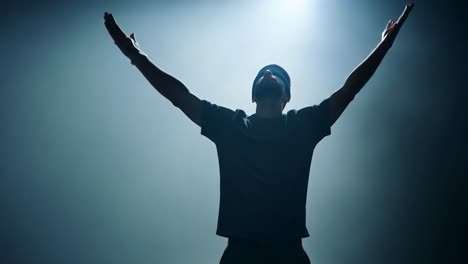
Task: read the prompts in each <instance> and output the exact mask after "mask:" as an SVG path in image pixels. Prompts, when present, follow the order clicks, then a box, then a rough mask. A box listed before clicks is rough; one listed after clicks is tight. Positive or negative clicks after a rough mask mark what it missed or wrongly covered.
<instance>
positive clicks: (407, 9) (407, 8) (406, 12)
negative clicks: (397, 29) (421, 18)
mask: <svg viewBox="0 0 468 264" xmlns="http://www.w3.org/2000/svg"><path fill="white" fill-rule="evenodd" d="M413 6H414V3H411V4H408V5H406V6H405V10H404V11H403V13H402V14H401V16H400V17H399V18H398V22H397V23H398V24H400V25H401V24H403V23H404V22H405V20H406V19H407V18H408V15H409V14H410V12H411V10H412V9H413Z"/></svg>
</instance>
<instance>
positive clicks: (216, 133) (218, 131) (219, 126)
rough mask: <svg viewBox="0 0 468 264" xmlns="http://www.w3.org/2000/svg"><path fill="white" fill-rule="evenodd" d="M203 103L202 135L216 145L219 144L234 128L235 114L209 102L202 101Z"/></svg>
mask: <svg viewBox="0 0 468 264" xmlns="http://www.w3.org/2000/svg"><path fill="white" fill-rule="evenodd" d="M201 102H202V114H201V131H200V133H201V134H202V135H203V136H205V137H207V138H209V139H210V140H211V141H213V142H214V143H218V142H219V141H220V140H222V139H223V136H225V135H226V133H227V131H228V130H229V128H230V127H232V120H233V118H234V113H235V112H234V111H233V110H231V109H229V108H226V107H224V106H220V105H217V104H213V103H211V102H209V101H207V100H201Z"/></svg>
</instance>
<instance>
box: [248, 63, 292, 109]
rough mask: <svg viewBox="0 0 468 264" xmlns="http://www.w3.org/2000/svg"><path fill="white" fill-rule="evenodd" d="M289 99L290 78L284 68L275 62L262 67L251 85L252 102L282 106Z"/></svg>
mask: <svg viewBox="0 0 468 264" xmlns="http://www.w3.org/2000/svg"><path fill="white" fill-rule="evenodd" d="M290 99H291V80H290V78H289V75H288V73H287V72H286V70H285V69H283V68H282V67H281V66H279V65H277V64H270V65H266V66H265V67H263V68H262V69H261V70H260V71H259V72H258V74H257V76H256V77H255V80H254V82H253V85H252V102H256V103H257V104H259V103H267V104H280V105H282V108H283V109H284V107H285V106H286V103H287V102H289V100H290Z"/></svg>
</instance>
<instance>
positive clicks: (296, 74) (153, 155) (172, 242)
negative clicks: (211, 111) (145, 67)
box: [0, 0, 467, 264]
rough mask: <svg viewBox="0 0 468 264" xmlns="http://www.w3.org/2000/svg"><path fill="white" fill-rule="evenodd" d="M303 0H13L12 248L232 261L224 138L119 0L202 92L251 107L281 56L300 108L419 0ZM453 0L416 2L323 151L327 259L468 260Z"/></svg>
mask: <svg viewBox="0 0 468 264" xmlns="http://www.w3.org/2000/svg"><path fill="white" fill-rule="evenodd" d="M283 2H285V1H283ZM300 2H301V1H298V3H295V4H289V5H291V6H290V7H288V4H286V5H285V4H284V3H280V2H278V1H276V2H275V1H268V2H265V1H263V2H262V1H255V2H254V1H243V2H242V1H229V2H228V1H224V2H223V1H165V2H163V1H159V2H157V1H128V2H127V3H126V2H123V1H115V2H107V1H106V2H104V1H68V2H65V1H8V2H6V3H5V2H2V7H1V8H0V12H1V14H0V15H1V25H0V29H1V30H0V34H1V42H0V47H1V51H2V58H1V60H0V70H1V78H0V89H1V90H0V98H1V104H0V110H1V112H0V122H1V130H0V136H1V137H0V138H1V145H0V151H1V152H0V157H1V163H0V165H1V166H0V173H1V178H0V191H1V197H0V198H1V203H0V205H1V207H0V209H1V211H0V221H1V222H0V223H1V229H0V232H1V233H0V263H218V261H219V258H220V256H221V254H222V252H223V250H224V248H225V246H226V239H225V238H222V237H219V236H216V235H215V229H216V220H217V213H218V211H217V210H218V202H219V175H218V164H217V158H216V149H215V146H214V144H213V143H212V142H210V141H209V140H208V139H207V138H204V137H203V136H201V135H200V129H199V127H197V126H196V125H195V124H193V123H192V122H191V121H190V120H189V119H188V118H186V117H185V116H184V115H183V113H182V112H181V111H180V110H178V109H177V108H175V107H174V106H173V105H172V104H170V103H169V101H167V100H166V99H165V98H163V97H162V96H160V95H159V94H158V93H157V91H156V90H154V88H152V87H151V86H150V84H149V83H148V82H147V81H146V80H145V79H144V77H143V76H142V75H141V74H140V73H139V72H138V70H137V69H136V68H135V67H133V66H132V65H130V63H129V60H128V59H127V58H125V57H124V56H123V55H122V54H121V53H120V51H119V50H118V48H117V47H116V46H115V45H114V44H113V42H112V40H111V38H110V36H109V35H108V33H107V31H106V29H105V27H104V24H103V22H104V21H103V13H104V11H109V12H112V13H113V14H114V17H115V18H116V20H117V22H118V23H119V24H120V26H121V27H122V28H123V30H124V31H125V32H127V33H128V34H130V33H131V32H134V33H135V34H136V37H137V39H138V40H139V42H140V44H141V47H142V49H143V50H144V51H145V52H146V53H147V54H148V55H149V56H150V58H151V59H152V60H153V61H154V62H155V63H156V64H157V65H158V66H160V67H161V68H162V69H163V70H165V71H167V72H169V73H170V74H172V75H174V76H175V77H177V78H179V79H180V80H181V81H182V82H184V83H185V84H186V85H187V87H188V88H189V89H190V90H191V92H193V93H194V94H196V95H197V96H198V97H200V98H203V99H206V100H209V101H212V102H214V103H217V104H220V105H224V106H226V107H229V108H232V109H235V108H241V109H244V110H245V111H246V112H248V114H251V113H253V112H254V111H255V105H254V104H252V103H251V101H250V92H251V91H250V87H251V82H252V81H253V78H254V77H255V75H256V73H257V71H258V70H259V69H260V68H261V67H262V66H263V65H265V64H268V63H278V64H280V65H282V66H284V67H285V68H286V69H287V70H288V72H289V73H290V75H291V79H292V101H291V102H290V104H288V105H287V106H286V109H285V111H287V110H289V109H293V108H296V109H297V108H301V107H304V106H308V105H312V104H317V103H319V102H320V101H321V100H323V99H325V98H326V97H327V96H329V95H330V94H331V93H332V92H333V91H334V90H336V89H337V88H339V85H340V84H342V82H343V81H344V79H345V78H346V76H347V75H348V74H349V72H350V71H351V70H352V69H353V68H354V67H355V66H356V65H357V64H358V63H359V62H361V61H362V60H363V59H364V58H365V57H366V56H367V54H368V53H369V52H370V51H371V50H372V49H373V48H374V47H375V45H376V44H377V43H378V41H379V40H380V33H381V32H382V30H383V28H384V27H385V25H386V23H387V21H388V20H389V19H391V18H393V19H396V18H397V17H398V16H399V14H400V13H401V11H402V10H403V7H404V5H405V4H406V2H404V1H391V2H389V1H370V0H367V1H366V0H359V1H338V0H331V1H314V0H311V1H308V3H304V1H302V2H303V3H300ZM439 2H440V3H437V2H436V1H420V2H417V3H416V6H415V8H414V10H413V13H412V14H411V16H410V18H409V19H408V21H407V24H406V25H405V27H404V28H403V29H402V30H401V33H400V35H399V36H398V39H397V41H396V43H395V45H394V46H393V48H392V50H391V51H390V52H389V54H387V57H386V58H385V60H384V62H383V63H382V65H381V66H380V68H379V69H378V71H377V73H376V74H375V75H374V77H373V78H372V80H371V81H370V82H369V83H368V84H367V85H366V87H365V88H364V89H363V90H362V91H361V93H360V94H359V95H358V96H357V97H356V98H355V100H354V101H353V102H352V103H351V104H350V106H349V107H348V108H347V110H346V112H345V113H344V114H343V115H342V117H341V118H340V120H339V121H338V122H337V123H336V124H335V125H334V126H333V127H332V135H331V136H330V137H327V138H325V139H324V140H323V141H322V142H321V143H319V145H318V146H317V148H316V150H315V154H314V158H313V162H312V168H311V174H310V182H309V194H308V200H307V210H308V212H307V227H308V229H309V232H310V234H311V237H310V238H307V239H305V240H304V248H305V249H306V251H307V253H308V254H309V256H310V258H311V260H312V263H319V264H328V263H330V264H334V263H414V260H415V259H417V260H418V262H419V261H420V263H423V262H426V263H428V262H431V261H434V262H436V261H438V263H441V262H440V261H442V263H461V262H459V261H460V259H461V255H462V252H461V249H462V246H461V242H462V240H463V239H465V238H464V236H463V235H461V234H462V230H463V226H462V224H463V223H464V221H463V212H464V210H466V205H465V202H464V197H465V195H464V194H463V193H462V190H463V180H462V177H460V176H461V175H462V174H460V173H459V171H460V169H461V167H462V165H464V164H463V163H462V162H463V160H464V158H463V155H462V154H463V153H465V148H464V145H463V144H464V143H466V139H465V138H464V137H465V136H464V130H463V125H464V112H463V110H462V109H463V108H464V105H463V103H465V102H466V91H464V90H465V89H466V83H465V82H464V80H463V79H464V78H462V77H463V74H465V75H466V73H467V72H466V66H464V65H465V64H466V50H465V49H464V40H463V38H464V35H463V34H464V32H463V31H462V30H461V29H462V25H463V23H462V21H461V20H459V18H461V17H462V13H463V8H462V6H461V4H458V5H454V4H449V3H448V2H442V1H439ZM465 164H466V163H465ZM465 166H466V165H465Z"/></svg>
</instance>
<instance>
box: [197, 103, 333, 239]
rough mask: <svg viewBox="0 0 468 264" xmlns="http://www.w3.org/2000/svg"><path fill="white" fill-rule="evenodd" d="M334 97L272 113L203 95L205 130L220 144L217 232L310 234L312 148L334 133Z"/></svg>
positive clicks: (234, 234) (266, 235) (226, 234)
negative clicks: (331, 119) (270, 116)
mask: <svg viewBox="0 0 468 264" xmlns="http://www.w3.org/2000/svg"><path fill="white" fill-rule="evenodd" d="M329 109H330V100H329V99H325V100H323V101H322V102H321V103H320V104H319V105H313V106H308V107H304V108H302V109H299V110H296V109H293V110H289V111H288V112H287V113H285V114H284V113H283V114H282V116H281V117H278V118H273V119H268V118H261V117H258V116H257V115H256V114H253V115H250V116H247V115H246V113H245V112H244V111H243V110H240V109H236V110H235V111H233V110H231V109H229V108H226V107H223V106H220V105H216V104H213V103H210V102H209V101H206V100H202V125H201V134H202V135H204V136H206V137H207V138H209V139H210V140H211V141H213V142H214V143H215V145H216V149H217V153H218V161H219V172H220V204H219V214H218V225H217V230H216V234H217V235H219V236H223V237H240V238H248V239H260V240H264V239H265V240H270V239H290V238H303V237H308V236H309V233H308V231H307V228H306V224H305V223H306V198H307V184H308V180H309V171H310V165H311V160H312V154H313V151H314V148H315V146H316V145H317V143H318V142H319V141H320V140H321V139H323V138H324V137H325V136H328V135H330V133H331V130H330V126H329V125H327V123H328V122H327V117H328V115H329Z"/></svg>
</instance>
